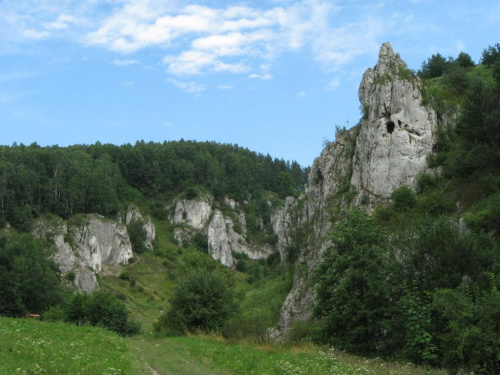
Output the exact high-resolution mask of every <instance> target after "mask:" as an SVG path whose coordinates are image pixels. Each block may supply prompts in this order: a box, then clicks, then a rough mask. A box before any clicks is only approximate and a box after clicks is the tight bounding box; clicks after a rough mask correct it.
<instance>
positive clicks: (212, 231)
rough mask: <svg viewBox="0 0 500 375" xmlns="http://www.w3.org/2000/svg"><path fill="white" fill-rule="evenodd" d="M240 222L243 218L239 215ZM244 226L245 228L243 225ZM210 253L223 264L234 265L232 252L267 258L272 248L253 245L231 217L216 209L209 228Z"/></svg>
mask: <svg viewBox="0 0 500 375" xmlns="http://www.w3.org/2000/svg"><path fill="white" fill-rule="evenodd" d="M238 220H239V221H240V223H242V222H244V215H243V218H242V217H241V216H238ZM241 227H242V228H245V227H244V226H243V225H241ZM207 239H208V253H209V254H210V255H211V256H212V258H213V259H215V260H219V261H220V262H221V263H222V264H224V265H225V266H228V267H232V266H233V265H234V264H235V261H234V259H233V257H232V253H233V252H234V253H243V254H246V255H248V257H249V258H250V259H261V258H266V257H267V256H269V254H271V252H272V248H271V247H270V246H269V245H261V246H258V247H257V246H252V245H251V244H249V243H248V242H247V240H246V239H245V237H244V235H243V234H242V233H238V232H236V231H235V225H234V223H233V220H232V219H231V218H230V217H224V215H223V214H222V212H221V211H220V210H218V209H216V210H215V211H214V215H213V217H212V220H211V221H210V223H209V225H208V228H207Z"/></svg>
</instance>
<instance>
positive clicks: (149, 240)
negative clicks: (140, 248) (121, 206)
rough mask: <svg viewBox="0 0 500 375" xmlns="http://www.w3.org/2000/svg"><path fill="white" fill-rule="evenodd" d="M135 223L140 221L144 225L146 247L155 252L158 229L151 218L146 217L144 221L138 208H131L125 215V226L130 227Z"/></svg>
mask: <svg viewBox="0 0 500 375" xmlns="http://www.w3.org/2000/svg"><path fill="white" fill-rule="evenodd" d="M133 221H140V222H141V223H143V225H142V230H143V232H144V235H145V236H144V237H145V239H144V247H146V248H147V249H149V250H153V249H154V244H155V240H156V228H155V225H154V224H153V222H152V221H151V217H149V216H146V219H144V217H143V216H142V215H141V213H140V212H139V209H138V208H137V207H135V206H129V208H128V209H127V212H126V213H125V224H127V225H129V224H130V223H131V222H133Z"/></svg>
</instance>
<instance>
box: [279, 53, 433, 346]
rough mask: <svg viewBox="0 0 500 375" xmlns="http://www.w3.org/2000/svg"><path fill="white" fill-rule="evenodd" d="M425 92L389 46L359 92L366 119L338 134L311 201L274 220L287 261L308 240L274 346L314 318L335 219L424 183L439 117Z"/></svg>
mask: <svg viewBox="0 0 500 375" xmlns="http://www.w3.org/2000/svg"><path fill="white" fill-rule="evenodd" d="M420 85H421V82H420V80H419V79H418V77H415V76H413V74H411V72H410V71H409V70H408V68H407V66H406V64H405V63H404V62H403V61H402V60H401V58H400V56H399V55H397V54H395V53H394V51H393V50H392V47H391V46H390V44H388V43H385V44H383V45H382V47H381V49H380V53H379V60H378V63H377V65H376V66H375V67H374V69H368V70H367V71H366V72H365V74H364V76H363V80H362V82H361V84H360V88H359V99H360V101H361V104H362V106H363V119H362V120H361V122H360V123H359V124H358V125H357V126H355V127H354V128H352V129H350V130H347V131H340V132H338V134H337V136H336V141H335V142H332V143H330V144H328V145H327V146H326V148H325V149H324V150H323V152H322V154H321V156H320V157H319V158H317V159H316V160H315V161H314V164H313V167H312V168H311V172H310V174H309V178H308V184H307V187H306V191H305V194H303V195H302V196H301V197H299V198H298V199H295V198H287V200H286V202H285V207H284V208H281V209H276V210H275V211H274V212H273V228H274V230H275V232H276V233H277V235H278V249H279V250H280V253H281V254H282V259H283V255H284V253H283V252H284V249H286V248H287V246H290V245H292V244H293V242H294V241H296V240H297V239H296V238H294V236H296V233H302V235H303V238H302V239H301V252H300V255H299V263H298V265H297V266H296V268H295V274H294V283H293V287H292V289H291V291H290V293H289V294H288V296H287V298H286V300H285V303H284V305H283V307H282V312H281V317H280V321H279V329H278V330H276V329H273V330H271V331H270V333H271V336H272V338H274V339H277V340H282V339H284V338H285V337H286V336H287V335H288V334H289V332H290V329H291V326H292V324H293V323H294V322H295V321H297V320H307V319H309V318H311V306H312V305H313V302H314V298H315V297H314V285H312V282H311V275H312V274H313V272H314V269H315V267H316V265H317V264H318V262H319V261H320V260H321V255H322V253H323V252H324V251H325V249H326V248H327V247H328V246H330V245H331V244H330V243H329V241H328V238H327V237H326V234H327V233H328V231H329V230H330V229H331V226H332V217H334V216H335V213H336V212H339V211H340V210H342V209H345V208H347V207H348V206H349V205H353V204H354V205H358V206H361V207H364V208H366V209H368V210H371V209H373V208H374V207H375V206H376V205H377V204H378V203H380V202H384V201H389V200H390V196H391V193H392V191H393V190H394V189H396V188H398V187H400V186H402V185H408V186H410V187H413V188H414V187H415V185H416V181H417V178H418V175H419V174H420V173H422V172H424V171H426V170H427V159H426V157H427V155H428V154H430V153H432V150H433V145H434V143H435V142H436V140H435V138H436V129H437V116H436V114H435V112H434V111H433V110H432V109H431V108H429V107H425V106H423V105H422V97H421V94H420V91H419V86H420ZM304 234H305V235H304Z"/></svg>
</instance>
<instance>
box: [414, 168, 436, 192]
mask: <svg viewBox="0 0 500 375" xmlns="http://www.w3.org/2000/svg"><path fill="white" fill-rule="evenodd" d="M438 181H439V178H438V177H436V176H433V175H430V174H428V173H422V174H421V175H419V176H418V181H417V192H418V193H419V194H421V193H423V192H426V191H428V190H434V189H435V188H436V187H437V184H438Z"/></svg>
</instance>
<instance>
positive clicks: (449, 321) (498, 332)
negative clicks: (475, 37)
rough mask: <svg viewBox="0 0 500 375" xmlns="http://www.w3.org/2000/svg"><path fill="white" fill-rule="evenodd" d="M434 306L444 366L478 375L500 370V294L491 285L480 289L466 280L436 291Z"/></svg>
mask: <svg viewBox="0 0 500 375" xmlns="http://www.w3.org/2000/svg"><path fill="white" fill-rule="evenodd" d="M432 307H433V309H434V311H435V314H436V317H437V320H438V322H440V323H441V324H440V325H438V326H437V327H436V329H437V330H438V332H439V334H440V347H439V350H440V352H441V357H442V362H441V365H442V366H445V367H446V368H448V369H451V370H452V373H454V372H456V371H457V370H458V369H460V368H461V369H463V370H465V371H466V372H471V373H477V374H498V373H500V359H499V357H498V353H499V352H500V340H499V339H498V338H499V337H500V328H499V325H498V319H499V315H500V293H499V291H498V289H497V288H496V287H495V286H493V285H490V287H489V288H488V289H487V290H485V291H479V290H477V288H475V287H474V285H473V284H472V283H468V282H464V283H463V284H462V285H461V286H460V287H459V288H457V289H455V290H451V289H442V290H439V291H437V292H436V293H435V294H434V300H433V304H432Z"/></svg>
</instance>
